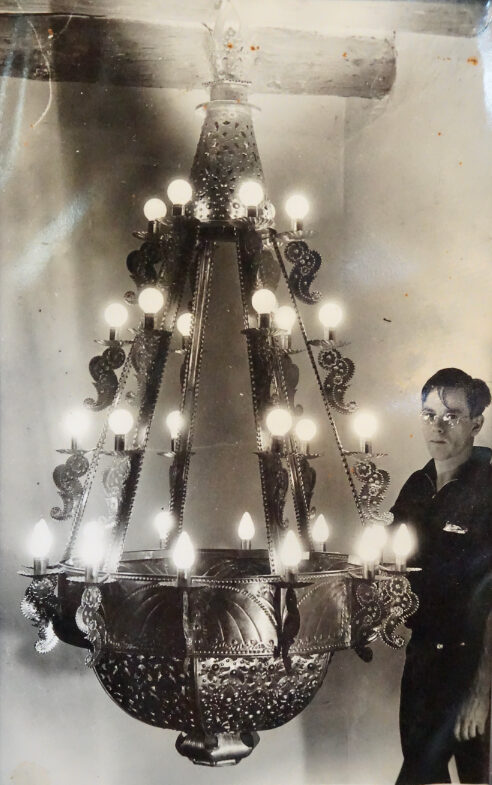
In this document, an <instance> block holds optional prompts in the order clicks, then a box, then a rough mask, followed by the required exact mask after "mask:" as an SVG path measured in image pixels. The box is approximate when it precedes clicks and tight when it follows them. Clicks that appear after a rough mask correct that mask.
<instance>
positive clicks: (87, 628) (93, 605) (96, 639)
mask: <svg viewBox="0 0 492 785" xmlns="http://www.w3.org/2000/svg"><path fill="white" fill-rule="evenodd" d="M101 605H102V594H101V589H100V588H99V586H97V585H96V584H94V583H90V584H87V585H86V587H85V589H84V591H83V592H82V598H81V600H80V605H79V607H78V608H77V612H76V614H75V623H76V625H77V627H78V628H79V630H80V631H81V632H82V633H83V634H84V635H85V637H86V638H87V640H88V641H89V643H90V645H91V647H92V648H91V651H90V652H89V653H88V654H87V656H86V658H85V664H86V665H87V667H88V668H93V667H94V665H96V664H97V663H98V661H99V659H100V657H101V653H102V650H103V647H104V644H105V642H106V626H105V624H104V619H103V617H102V615H101V614H100V613H99V608H100V607H101Z"/></svg>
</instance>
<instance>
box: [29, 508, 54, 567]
mask: <svg viewBox="0 0 492 785" xmlns="http://www.w3.org/2000/svg"><path fill="white" fill-rule="evenodd" d="M52 544H53V535H52V534H51V532H50V530H49V527H48V524H47V523H46V521H45V519H44V518H41V520H39V521H38V522H37V523H36V524H35V526H34V529H33V530H32V534H31V538H30V541H29V547H30V550H31V555H32V557H33V559H39V560H42V559H46V558H47V557H48V554H49V552H50V549H51V546H52Z"/></svg>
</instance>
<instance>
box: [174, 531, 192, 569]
mask: <svg viewBox="0 0 492 785" xmlns="http://www.w3.org/2000/svg"><path fill="white" fill-rule="evenodd" d="M172 556H173V561H174V564H175V565H176V569H177V570H179V571H182V572H186V571H187V570H190V569H191V567H192V566H193V564H194V563H195V558H196V554H195V548H194V547H193V543H192V542H191V539H190V537H189V535H188V534H187V532H181V534H180V535H179V537H178V539H177V541H176V545H175V546H174V549H173V554H172Z"/></svg>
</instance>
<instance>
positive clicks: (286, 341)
mask: <svg viewBox="0 0 492 785" xmlns="http://www.w3.org/2000/svg"><path fill="white" fill-rule="evenodd" d="M282 349H285V350H286V351H289V350H290V349H292V335H291V334H290V333H287V334H286V335H282Z"/></svg>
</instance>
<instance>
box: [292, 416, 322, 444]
mask: <svg viewBox="0 0 492 785" xmlns="http://www.w3.org/2000/svg"><path fill="white" fill-rule="evenodd" d="M317 430H318V428H317V427H316V423H315V422H314V420H311V419H310V418H309V417H301V419H300V420H298V421H297V422H296V427H295V433H296V436H297V438H298V439H300V441H301V442H306V444H307V443H308V442H310V441H311V439H314V437H315V436H316V431H317Z"/></svg>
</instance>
